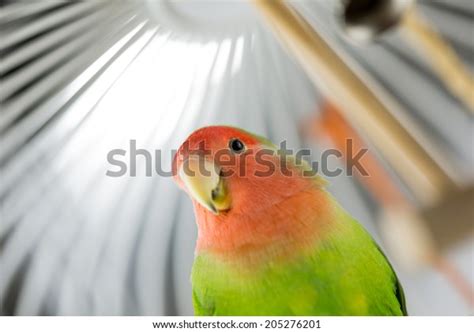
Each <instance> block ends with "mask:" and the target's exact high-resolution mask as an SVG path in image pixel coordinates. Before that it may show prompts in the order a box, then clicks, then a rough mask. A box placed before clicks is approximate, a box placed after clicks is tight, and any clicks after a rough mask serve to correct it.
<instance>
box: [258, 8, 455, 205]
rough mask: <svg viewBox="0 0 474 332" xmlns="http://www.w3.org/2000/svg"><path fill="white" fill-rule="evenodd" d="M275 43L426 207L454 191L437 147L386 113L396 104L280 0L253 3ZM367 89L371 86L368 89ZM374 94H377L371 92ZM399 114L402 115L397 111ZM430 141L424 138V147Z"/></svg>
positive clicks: (453, 184)
mask: <svg viewBox="0 0 474 332" xmlns="http://www.w3.org/2000/svg"><path fill="white" fill-rule="evenodd" d="M251 2H252V3H253V4H254V5H255V6H256V8H257V9H258V10H259V11H260V13H261V14H262V15H263V17H264V18H265V19H266V20H267V22H268V23H269V25H270V26H271V27H272V28H273V30H274V31H275V32H276V34H277V36H278V37H279V38H280V40H281V41H282V42H283V43H284V44H285V46H287V48H288V49H289V50H290V51H291V52H292V53H293V55H294V56H295V57H296V58H297V59H298V60H299V61H300V63H301V64H302V66H303V67H304V68H305V70H306V72H307V73H308V74H309V76H310V77H311V78H312V79H313V80H314V82H315V83H316V84H317V85H318V86H319V87H320V88H321V89H322V90H323V91H325V92H326V94H327V96H328V98H329V99H330V100H331V101H332V102H333V103H334V104H336V105H337V106H338V107H339V108H340V110H341V111H342V112H343V113H344V115H345V116H346V117H347V118H348V119H349V120H350V121H351V122H353V123H355V124H356V125H357V127H358V128H360V129H361V130H362V131H364V133H365V134H366V135H367V137H368V138H369V139H370V140H371V141H372V142H373V144H374V145H375V146H376V147H377V148H378V149H379V150H380V152H381V153H382V154H383V156H384V158H385V159H386V160H387V161H388V162H389V163H390V164H391V165H392V166H393V167H394V169H395V170H396V171H397V173H398V174H399V175H400V176H401V178H402V179H403V180H404V181H405V183H406V184H407V185H408V186H409V187H410V189H411V190H412V191H413V192H414V193H415V194H416V196H417V198H418V199H419V200H420V201H422V202H423V204H425V205H427V206H429V205H432V204H434V203H435V202H437V201H439V200H440V199H441V198H442V197H443V196H444V195H446V194H447V193H449V192H451V191H454V190H455V189H456V187H457V186H456V184H455V183H454V181H453V180H452V179H451V178H450V177H449V176H448V175H447V173H446V172H445V170H444V169H443V168H441V167H440V165H439V164H438V163H437V162H436V161H435V159H434V158H433V156H436V158H437V159H438V160H445V158H444V159H443V158H442V157H441V154H440V153H439V151H437V149H436V147H433V146H431V147H430V150H429V151H430V153H428V152H427V151H426V150H425V148H424V147H422V146H421V145H420V144H419V143H418V140H417V139H415V138H414V136H413V135H412V133H414V132H415V133H417V138H419V137H421V136H422V135H421V132H420V131H419V130H417V128H414V127H412V128H411V130H410V131H408V130H407V129H406V128H405V127H408V126H413V123H410V121H405V122H404V126H402V125H401V124H400V122H399V121H398V120H397V118H396V117H395V116H394V115H393V114H392V113H391V111H390V110H394V109H397V107H398V106H397V105H396V104H395V103H394V101H393V100H391V99H390V98H389V97H388V95H385V96H384V98H383V99H382V98H380V97H379V96H380V95H383V93H382V91H380V90H377V89H376V88H375V86H374V84H373V82H369V81H368V79H367V78H366V77H364V79H362V78H361V76H363V75H361V73H360V72H356V70H354V69H353V68H354V67H353V64H351V65H349V61H348V60H347V59H345V58H343V55H341V53H339V52H336V51H335V50H334V49H333V48H332V47H331V46H330V45H329V44H328V42H327V41H326V40H325V39H324V38H323V37H321V36H320V35H319V34H318V32H317V31H315V30H314V29H313V28H312V27H311V26H310V25H309V24H308V23H307V22H306V21H305V20H304V19H303V18H302V17H301V16H300V15H298V13H296V12H295V11H294V10H293V9H291V8H290V7H288V5H286V4H285V3H284V1H282V0H252V1H251ZM369 85H370V86H369ZM375 90H377V93H376V92H375ZM398 113H399V114H398V115H399V116H403V112H398ZM428 144H429V142H428V141H427V140H426V139H425V141H424V146H425V147H426V146H427V145H428Z"/></svg>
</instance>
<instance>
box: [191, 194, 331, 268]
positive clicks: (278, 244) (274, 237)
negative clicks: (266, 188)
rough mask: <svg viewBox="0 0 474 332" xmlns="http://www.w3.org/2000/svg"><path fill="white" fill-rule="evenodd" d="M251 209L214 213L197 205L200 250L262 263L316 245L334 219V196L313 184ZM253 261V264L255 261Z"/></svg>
mask: <svg viewBox="0 0 474 332" xmlns="http://www.w3.org/2000/svg"><path fill="white" fill-rule="evenodd" d="M260 203H261V206H262V208H260V209H258V210H256V211H255V210H254V211H251V213H242V212H240V213H228V214H224V215H214V214H212V213H209V212H208V211H207V210H205V209H203V208H202V207H201V206H199V205H197V204H196V205H195V213H196V217H197V224H198V239H197V245H196V254H197V255H199V254H200V253H206V254H212V255H215V256H218V257H220V258H222V259H228V260H231V261H233V262H235V261H242V260H244V261H247V262H251V263H259V262H260V261H261V260H262V259H267V260H268V259H269V258H270V257H269V256H271V257H273V258H281V257H288V256H290V255H292V254H294V253H300V252H301V250H305V249H308V248H310V247H312V246H314V243H315V240H317V238H318V237H319V236H320V235H321V234H323V233H324V228H325V227H326V225H328V224H329V223H330V221H331V215H332V213H331V211H332V200H331V198H330V196H329V194H328V193H327V192H326V191H325V190H324V189H322V188H321V187H319V186H309V187H308V188H305V189H304V190H301V191H299V192H297V193H293V194H292V195H289V196H286V197H281V199H280V200H279V201H276V202H272V204H269V205H266V204H265V202H260ZM252 265H253V264H252Z"/></svg>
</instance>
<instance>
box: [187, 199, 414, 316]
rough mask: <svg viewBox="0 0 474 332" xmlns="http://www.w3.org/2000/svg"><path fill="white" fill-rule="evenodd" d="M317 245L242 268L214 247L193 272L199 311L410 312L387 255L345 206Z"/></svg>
mask: <svg viewBox="0 0 474 332" xmlns="http://www.w3.org/2000/svg"><path fill="white" fill-rule="evenodd" d="M337 209H338V213H337V220H336V221H335V222H334V225H332V226H331V229H330V230H329V231H327V232H325V234H324V236H321V237H320V238H318V240H316V241H315V243H314V248H313V249H311V250H309V251H308V252H306V253H304V254H301V255H293V256H292V258H291V259H287V260H284V261H278V262H276V261H272V260H268V261H265V262H264V263H262V264H259V265H258V266H257V267H256V268H252V269H245V268H244V269H243V268H241V267H240V266H238V265H237V264H235V263H234V262H232V261H229V260H227V261H226V260H223V259H222V258H219V257H218V256H216V255H213V254H212V253H210V252H204V253H199V254H198V255H197V257H196V259H195V263H194V266H193V272H192V284H193V301H194V308H195V314H196V315H237V316H238V315H269V316H272V315H274V316H282V315H285V316H286V315H406V308H405V303H404V298H403V290H402V289H401V286H400V284H399V282H398V280H397V277H396V275H395V273H394V271H393V269H392V267H391V266H390V264H389V263H388V261H387V259H386V257H385V256H384V255H383V253H382V252H381V251H380V249H379V247H378V246H377V245H376V244H375V242H374V241H373V240H372V238H371V237H370V235H369V234H368V233H367V232H366V231H365V230H364V229H363V228H362V226H361V225H360V224H359V223H358V222H357V221H355V220H354V219H353V218H352V217H350V216H349V215H348V214H347V213H346V212H344V211H343V210H342V209H341V208H339V207H338V208H337Z"/></svg>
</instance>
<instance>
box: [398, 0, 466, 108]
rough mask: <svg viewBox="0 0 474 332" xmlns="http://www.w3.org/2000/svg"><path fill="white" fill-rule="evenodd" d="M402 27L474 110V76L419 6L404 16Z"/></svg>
mask: <svg viewBox="0 0 474 332" xmlns="http://www.w3.org/2000/svg"><path fill="white" fill-rule="evenodd" d="M401 28H402V29H403V31H404V32H405V36H407V38H408V39H409V40H410V41H411V44H412V46H413V47H414V48H416V49H417V50H419V51H420V53H422V54H423V55H424V59H426V61H428V62H429V63H430V64H431V68H433V70H434V71H435V72H436V74H437V75H438V77H439V78H440V80H441V81H442V82H443V83H444V85H445V86H446V87H447V88H448V90H450V91H451V93H452V94H453V95H454V96H456V97H457V98H458V99H459V100H461V101H462V102H463V103H464V104H465V105H466V106H467V108H468V109H469V110H470V111H471V112H473V113H474V78H473V75H472V74H471V73H470V72H469V70H468V69H467V68H466V67H465V66H464V64H463V63H462V62H461V61H460V60H459V57H458V56H457V55H456V53H455V52H454V50H453V49H452V48H451V46H450V45H449V44H448V43H447V42H446V41H445V40H444V39H443V38H442V37H441V36H440V35H439V34H438V33H437V32H436V30H435V29H434V28H433V27H432V26H431V25H430V24H429V23H428V21H426V20H425V19H424V17H423V16H421V15H420V14H419V13H418V11H417V10H416V7H415V6H411V7H409V8H408V9H407V10H406V11H405V13H404V14H403V16H402V20H401Z"/></svg>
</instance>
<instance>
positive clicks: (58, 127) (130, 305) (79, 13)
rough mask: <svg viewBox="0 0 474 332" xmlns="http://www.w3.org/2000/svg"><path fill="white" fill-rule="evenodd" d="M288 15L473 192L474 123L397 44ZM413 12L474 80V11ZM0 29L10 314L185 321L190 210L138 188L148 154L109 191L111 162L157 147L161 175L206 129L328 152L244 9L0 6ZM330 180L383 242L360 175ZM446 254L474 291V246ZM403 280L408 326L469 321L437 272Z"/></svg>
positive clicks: (2, 230)
mask: <svg viewBox="0 0 474 332" xmlns="http://www.w3.org/2000/svg"><path fill="white" fill-rule="evenodd" d="M290 3H291V5H292V6H293V7H294V8H295V9H296V11H297V12H298V13H300V14H301V15H302V16H303V17H305V18H306V19H307V20H308V22H309V23H310V24H311V25H312V26H313V27H315V29H316V30H318V31H320V32H322V33H324V35H325V36H326V38H328V39H329V40H330V41H331V42H332V43H333V44H334V45H337V47H339V48H341V49H343V50H344V51H345V52H347V54H349V55H350V57H351V58H352V60H353V61H355V62H356V63H358V65H360V66H361V67H362V68H364V70H365V71H366V72H367V73H368V74H369V75H370V76H371V77H372V78H373V79H374V80H375V81H376V82H377V83H378V84H379V85H380V86H382V87H383V88H385V89H386V90H387V91H389V92H390V94H391V95H392V96H393V97H394V98H395V99H396V100H397V101H398V102H399V103H400V104H402V105H403V106H404V109H405V110H406V111H407V114H405V116H406V117H407V118H408V119H409V120H410V121H411V122H413V123H416V124H417V125H418V126H419V128H421V129H422V130H423V131H424V132H425V133H426V134H427V136H428V137H429V139H430V142H431V143H432V144H434V145H436V146H438V147H440V148H441V149H442V151H443V153H444V156H445V158H446V163H449V164H452V165H453V168H452V169H451V172H452V173H454V174H452V176H453V177H454V178H457V181H458V182H463V181H464V182H469V181H472V178H473V176H472V175H473V174H472V169H473V164H474V155H473V130H472V129H473V118H472V114H470V113H469V111H468V110H467V109H466V106H465V105H463V103H462V102H461V101H460V100H459V99H458V98H456V97H455V96H454V95H453V94H452V93H451V92H450V91H448V89H446V87H445V86H444V85H443V84H442V83H441V82H440V79H439V77H437V76H436V74H435V73H434V72H433V70H432V68H430V66H429V65H428V64H427V62H426V59H425V58H423V57H422V56H420V55H419V54H417V53H416V52H414V51H413V49H412V47H411V46H410V45H409V44H408V43H407V41H406V40H405V39H404V38H402V36H401V34H400V32H399V31H397V30H396V29H393V30H390V31H388V32H386V33H384V34H383V35H381V36H380V37H379V38H377V40H376V41H375V42H372V43H367V44H358V43H354V42H353V41H351V40H349V38H348V36H347V34H344V32H343V29H342V28H341V21H340V19H338V18H337V13H338V12H337V8H340V6H341V3H342V2H336V1H334V2H327V1H323V0H315V1H303V0H302V1H290ZM333 3H338V4H339V7H337V6H334V5H333ZM417 8H418V9H419V10H420V11H421V12H422V13H423V15H424V16H425V17H426V18H427V19H428V20H429V21H430V22H431V23H432V24H433V25H434V26H435V27H436V29H437V31H439V33H440V35H441V36H442V37H443V38H444V39H445V40H446V41H447V42H448V43H449V44H450V45H451V46H452V48H453V49H454V51H455V52H456V55H457V56H458V57H459V58H460V59H461V61H462V62H463V63H464V64H465V65H466V66H467V68H468V70H469V71H472V70H473V68H474V41H473V32H474V23H473V16H474V3H473V2H472V1H470V0H439V1H434V0H433V1H429V0H424V1H418V2H417ZM0 31H1V40H0V52H1V53H0V54H1V61H0V75H1V85H0V98H1V111H0V114H1V118H0V130H1V148H0V165H1V182H0V197H1V224H0V225H1V227H0V297H1V313H2V314H3V315H82V314H84V315H86V314H87V315H100V314H104V315H184V314H187V315H191V314H192V313H193V311H192V305H191V285H190V283H189V274H190V269H191V264H192V261H193V250H194V241H195V238H196V228H195V225H194V218H193V212H192V207H191V204H190V202H189V201H188V200H187V199H186V198H185V197H183V195H182V194H181V193H179V191H178V189H177V188H176V186H175V185H174V184H173V183H172V180H171V179H170V178H169V177H160V176H156V175H155V176H152V177H147V176H146V174H145V173H146V167H145V162H146V161H147V160H146V159H147V157H146V156H144V155H140V156H138V158H137V161H136V162H137V170H138V174H136V176H129V175H127V176H123V177H120V178H111V177H108V176H106V175H105V173H106V171H107V170H108V169H109V168H110V165H109V164H108V163H107V153H108V152H109V151H110V150H112V149H124V150H126V151H127V153H129V152H130V150H131V149H132V144H135V147H136V148H137V149H143V150H147V151H152V152H153V151H155V150H160V151H161V155H160V156H159V158H155V160H154V162H155V164H159V167H162V168H163V169H165V170H166V169H168V170H169V169H170V164H171V158H172V149H175V148H176V147H178V145H179V144H180V142H182V141H183V139H184V138H185V137H186V136H187V135H188V134H189V133H191V132H192V131H193V130H194V129H197V128H198V127H201V126H204V125H210V124H231V125H236V126H239V127H243V128H246V129H248V130H250V131H254V132H257V133H259V134H262V135H265V136H267V137H269V138H270V139H272V140H274V141H277V142H279V141H282V140H287V141H288V142H289V146H290V147H301V146H308V145H309V146H311V147H312V148H313V149H314V151H316V153H317V152H320V151H321V150H322V149H324V148H325V147H328V146H329V147H330V142H329V141H324V140H322V141H314V140H313V141H311V140H310V141H308V139H307V138H305V137H304V135H302V133H301V130H300V128H301V123H302V122H305V121H306V120H307V119H309V118H311V117H312V116H314V115H317V114H318V113H320V112H321V108H322V105H324V103H325V98H324V97H323V94H322V92H320V91H319V89H317V88H315V87H314V86H313V84H312V83H311V81H310V80H309V78H308V76H307V74H306V73H305V71H304V70H303V69H302V67H301V66H300V65H299V64H298V63H297V62H296V61H295V60H294V59H293V57H292V56H291V54H290V52H288V50H286V49H284V48H283V47H282V44H281V43H280V42H279V41H278V40H277V38H276V37H275V35H274V34H273V32H272V31H271V29H270V28H269V27H268V25H267V23H266V22H265V21H264V20H263V19H262V18H261V15H260V14H259V13H258V12H257V10H256V9H255V7H254V6H253V5H252V4H251V3H249V2H246V1H223V2H220V1H210V0H209V1H153V0H148V1H145V0H143V1H139V0H135V1H81V2H75V1H48V0H45V1H3V2H2V5H1V12H0ZM132 141H133V142H134V143H132ZM369 144H370V142H369ZM370 147H371V149H372V150H374V151H375V153H376V154H377V155H378V153H377V152H376V149H374V148H373V147H372V146H370ZM127 156H128V155H127ZM382 159H383V158H382ZM334 163H335V164H336V162H335V161H334ZM384 165H385V166H386V168H387V170H388V172H390V174H394V172H393V170H392V169H391V168H390V165H388V164H387V163H384ZM157 167H158V166H157ZM452 170H454V171H452ZM394 177H395V178H396V175H394ZM330 182H331V185H330V187H329V190H330V191H331V192H333V193H334V195H335V196H336V197H337V198H338V199H339V200H340V201H341V203H342V205H343V206H344V207H346V209H348V210H349V211H350V212H351V213H352V214H353V215H354V216H355V217H356V218H357V219H358V220H360V221H361V222H362V223H363V224H364V226H365V227H366V228H367V229H368V230H369V231H370V232H371V233H372V234H373V235H374V237H375V238H376V239H377V240H378V241H379V242H382V240H381V239H380V237H379V235H378V228H377V223H378V219H379V217H378V215H379V212H378V210H379V207H378V205H377V202H376V200H375V199H374V198H373V197H371V196H370V194H369V193H368V192H367V190H366V189H364V188H363V187H362V186H361V184H360V183H358V182H357V181H356V180H355V179H354V178H352V177H349V176H339V177H337V178H332V179H330ZM397 183H398V184H399V186H400V188H401V190H402V191H406V188H403V184H402V182H401V181H398V182H397ZM401 241H402V240H401ZM382 246H384V243H383V242H382ZM388 254H389V256H391V255H392V253H391V252H388ZM446 256H447V257H448V259H449V260H450V261H451V262H452V264H453V265H454V266H456V267H457V268H458V269H459V270H460V272H461V273H462V274H463V275H464V276H465V277H466V278H467V280H468V282H470V284H471V285H472V282H473V279H474V278H473V258H474V257H473V243H472V236H470V237H468V238H467V239H464V240H463V241H460V242H459V243H457V244H456V245H455V246H452V247H451V248H450V249H449V250H447V252H446ZM395 267H396V268H397V270H399V269H398V266H397V265H396V266H395ZM399 276H400V279H401V281H402V284H403V285H404V288H405V292H406V294H407V299H408V309H409V312H410V313H411V314H414V315H437V314H453V315H463V314H469V313H472V308H471V307H470V306H469V304H467V303H466V302H465V301H464V300H463V298H462V296H460V295H459V294H458V293H457V292H456V291H455V290H454V289H453V287H452V285H450V284H449V282H447V280H446V279H445V278H443V277H442V276H440V275H439V274H438V273H436V271H434V270H433V268H430V267H423V268H420V269H418V270H417V271H416V272H407V271H404V270H403V269H401V270H399Z"/></svg>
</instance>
